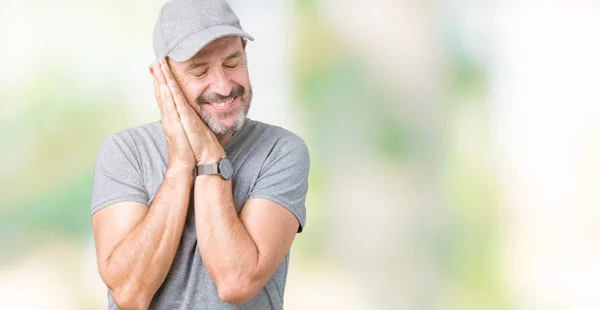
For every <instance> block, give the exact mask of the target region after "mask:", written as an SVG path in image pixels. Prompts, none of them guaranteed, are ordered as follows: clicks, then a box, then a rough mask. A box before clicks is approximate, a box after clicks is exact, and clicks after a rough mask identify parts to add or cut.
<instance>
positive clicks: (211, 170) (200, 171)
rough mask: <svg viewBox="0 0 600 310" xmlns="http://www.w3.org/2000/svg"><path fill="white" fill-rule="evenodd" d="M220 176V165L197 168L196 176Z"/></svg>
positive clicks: (199, 166)
mask: <svg viewBox="0 0 600 310" xmlns="http://www.w3.org/2000/svg"><path fill="white" fill-rule="evenodd" d="M205 174H219V163H214V164H206V165H198V166H196V175H197V176H198V175H205Z"/></svg>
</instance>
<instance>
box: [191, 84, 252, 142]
mask: <svg viewBox="0 0 600 310" xmlns="http://www.w3.org/2000/svg"><path fill="white" fill-rule="evenodd" d="M236 96H239V99H240V107H239V108H237V107H234V108H233V109H232V110H230V111H225V112H217V113H216V115H214V114H212V113H210V112H208V111H207V110H205V106H204V104H205V103H206V102H214V101H223V100H228V99H231V98H234V97H236ZM251 102H252V86H248V90H247V91H246V90H245V89H244V87H242V86H241V85H239V84H235V85H234V86H233V88H232V89H231V92H230V93H229V95H227V96H221V95H219V94H215V93H208V94H204V95H201V96H199V97H198V98H197V99H196V104H197V105H198V107H199V108H200V113H199V115H200V119H202V121H203V122H204V124H206V126H207V127H208V129H210V130H211V131H212V132H213V133H214V134H215V135H216V136H217V137H221V136H226V135H229V134H232V133H234V132H236V131H237V130H239V129H240V128H242V126H243V125H244V121H245V120H246V115H248V110H249V109H250V103H251ZM234 114H235V121H234V123H233V124H232V125H229V126H228V125H225V124H223V123H221V121H220V120H219V119H220V118H229V117H230V116H231V115H234Z"/></svg>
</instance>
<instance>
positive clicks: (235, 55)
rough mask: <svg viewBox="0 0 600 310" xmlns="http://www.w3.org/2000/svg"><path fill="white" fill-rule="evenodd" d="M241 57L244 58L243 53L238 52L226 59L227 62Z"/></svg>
mask: <svg viewBox="0 0 600 310" xmlns="http://www.w3.org/2000/svg"><path fill="white" fill-rule="evenodd" d="M240 56H242V52H240V51H237V52H235V53H233V54H231V55H229V56H227V58H225V61H227V60H229V59H233V58H237V57H240Z"/></svg>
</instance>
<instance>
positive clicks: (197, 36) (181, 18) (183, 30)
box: [152, 0, 254, 62]
mask: <svg viewBox="0 0 600 310" xmlns="http://www.w3.org/2000/svg"><path fill="white" fill-rule="evenodd" d="M228 36H238V37H243V38H246V39H248V40H252V41H253V40H254V38H253V37H252V36H251V35H249V34H248V33H246V32H245V31H244V30H242V25H241V24H240V20H239V19H238V17H237V16H236V15H235V13H234V12H233V10H232V9H231V7H230V6H229V4H227V2H226V1H225V0H172V1H169V2H167V3H166V4H165V5H164V6H163V7H162V9H161V10H160V13H159V14H158V19H157V20H156V25H155V26H154V37H153V39H152V44H153V46H154V55H155V56H156V59H159V58H162V57H166V56H169V57H170V58H171V59H173V60H175V61H177V62H184V61H187V60H189V59H191V58H192V57H194V55H196V53H198V51H199V50H200V49H202V48H203V47H205V46H206V45H207V44H209V43H210V42H212V41H214V40H216V39H219V38H222V37H228Z"/></svg>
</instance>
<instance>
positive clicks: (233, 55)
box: [187, 51, 242, 71]
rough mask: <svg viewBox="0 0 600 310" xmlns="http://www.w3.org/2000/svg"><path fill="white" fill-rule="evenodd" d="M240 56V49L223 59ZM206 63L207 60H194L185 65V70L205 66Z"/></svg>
mask: <svg viewBox="0 0 600 310" xmlns="http://www.w3.org/2000/svg"><path fill="white" fill-rule="evenodd" d="M240 56H242V52H240V51H237V52H234V53H233V54H231V55H229V56H227V58H225V61H227V60H229V59H233V58H238V57H240ZM206 65H208V62H206V61H203V62H195V63H191V64H190V65H189V66H188V67H187V70H188V71H190V70H194V69H196V68H198V67H202V66H206Z"/></svg>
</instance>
